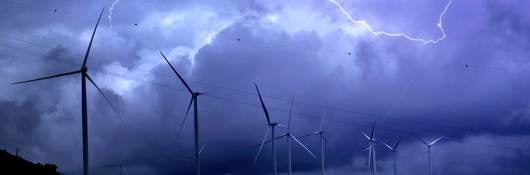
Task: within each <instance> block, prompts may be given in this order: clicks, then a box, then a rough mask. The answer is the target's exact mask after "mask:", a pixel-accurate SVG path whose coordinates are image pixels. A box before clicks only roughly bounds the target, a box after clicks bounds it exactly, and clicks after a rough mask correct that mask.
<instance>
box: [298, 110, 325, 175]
mask: <svg viewBox="0 0 530 175" xmlns="http://www.w3.org/2000/svg"><path fill="white" fill-rule="evenodd" d="M323 123H324V115H322V117H321V118H320V128H319V129H318V130H317V131H315V132H313V133H311V134H308V135H304V136H301V137H299V138H304V137H308V136H314V135H318V136H319V137H320V171H321V173H322V175H324V174H325V173H326V167H325V163H324V160H325V156H324V143H325V142H327V140H326V138H325V137H324V130H322V125H323Z"/></svg>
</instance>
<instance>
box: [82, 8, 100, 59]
mask: <svg viewBox="0 0 530 175" xmlns="http://www.w3.org/2000/svg"><path fill="white" fill-rule="evenodd" d="M103 11H105V8H103V9H101V13H100V14H99V18H98V22H97V23H96V26H95V27H94V31H93V32H92V36H91V37H90V42H89V43H88V48H87V50H86V53H85V58H84V59H83V66H82V67H81V69H83V68H85V67H86V62H87V60H88V55H89V54H90V48H92V41H94V36H95V35H96V31H97V30H98V26H99V21H100V20H101V16H102V15H103Z"/></svg>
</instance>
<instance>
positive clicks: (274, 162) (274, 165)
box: [253, 84, 278, 175]
mask: <svg viewBox="0 0 530 175" xmlns="http://www.w3.org/2000/svg"><path fill="white" fill-rule="evenodd" d="M254 86H255V87H256V92H258V96H259V101H260V103H261V107H262V108H263V113H265V117H266V118H267V130H266V131H265V135H264V136H263V139H262V141H261V144H260V146H259V150H258V153H257V154H256V157H254V162H253V164H255V163H256V161H257V160H258V157H259V155H260V153H261V149H262V148H263V145H264V144H265V140H266V139H267V135H268V133H269V129H270V130H271V138H272V139H271V142H272V174H273V175H277V174H278V165H277V157H276V144H275V139H274V138H275V137H274V136H275V129H276V126H278V123H273V122H271V119H270V116H269V111H267V107H266V106H265V103H264V102H263V98H262V97H261V93H260V91H259V88H258V84H254Z"/></svg>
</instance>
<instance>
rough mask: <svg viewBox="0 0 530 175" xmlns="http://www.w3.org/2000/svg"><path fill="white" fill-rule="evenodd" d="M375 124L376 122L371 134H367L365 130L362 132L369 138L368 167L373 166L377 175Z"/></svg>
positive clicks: (373, 173) (373, 174) (373, 172)
mask: <svg viewBox="0 0 530 175" xmlns="http://www.w3.org/2000/svg"><path fill="white" fill-rule="evenodd" d="M375 124H376V123H374V125H373V126H372V132H371V134H370V136H368V135H366V134H365V133H364V132H361V134H363V136H364V137H366V139H368V148H366V149H365V150H368V167H371V168H372V175H375V173H376V155H375V151H376V148H375V144H376V139H375Z"/></svg>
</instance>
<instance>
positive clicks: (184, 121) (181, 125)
mask: <svg viewBox="0 0 530 175" xmlns="http://www.w3.org/2000/svg"><path fill="white" fill-rule="evenodd" d="M193 100H195V97H191V98H190V103H189V104H188V109H187V110H186V114H185V115H184V118H183V119H182V122H180V125H179V130H178V131H177V136H176V138H178V137H179V136H180V133H181V132H182V128H184V124H185V123H186V119H187V118H188V113H189V112H190V108H191V104H192V103H193Z"/></svg>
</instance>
